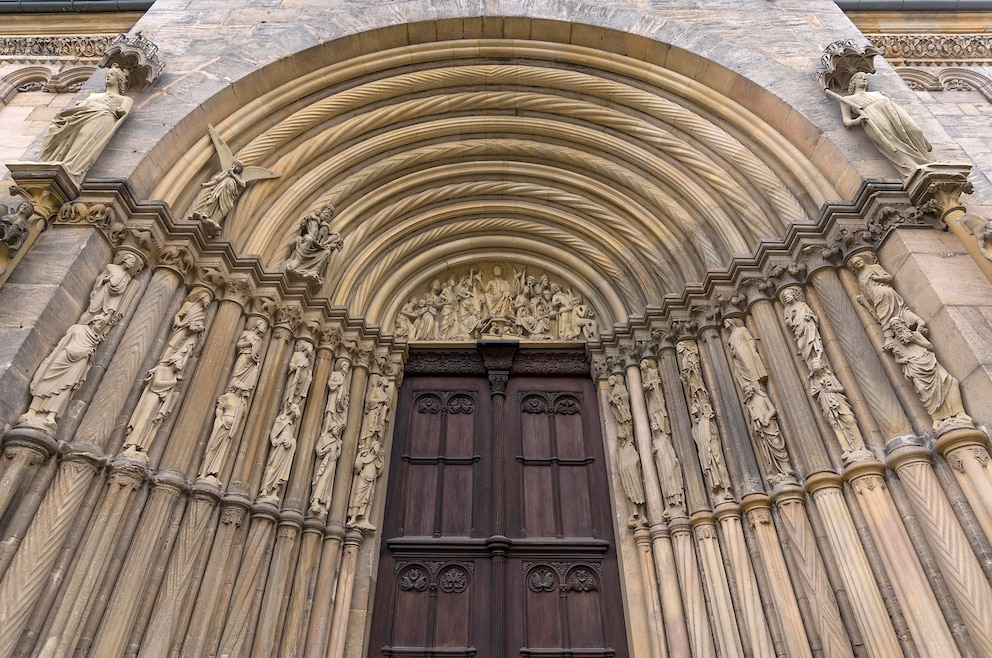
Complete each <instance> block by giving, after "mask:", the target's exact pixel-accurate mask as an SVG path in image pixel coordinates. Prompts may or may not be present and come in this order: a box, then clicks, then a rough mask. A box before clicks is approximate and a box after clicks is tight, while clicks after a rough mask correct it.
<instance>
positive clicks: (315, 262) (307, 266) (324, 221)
mask: <svg viewBox="0 0 992 658" xmlns="http://www.w3.org/2000/svg"><path fill="white" fill-rule="evenodd" d="M332 217H334V206H331V205H326V206H324V207H323V208H321V209H320V210H318V211H316V212H312V213H310V214H309V215H306V216H305V217H303V219H301V220H300V234H299V235H298V236H297V238H296V245H295V246H294V249H293V253H292V254H291V255H290V257H289V260H287V261H286V271H287V272H290V273H292V274H295V275H296V276H298V277H300V278H301V279H304V280H307V281H311V282H313V283H315V284H316V285H321V284H323V283H324V272H325V270H326V269H327V261H328V260H329V259H330V257H331V253H332V252H334V251H337V250H338V249H341V245H342V244H343V243H344V241H343V240H342V239H341V235H340V234H338V233H334V232H332V231H331V218H332Z"/></svg>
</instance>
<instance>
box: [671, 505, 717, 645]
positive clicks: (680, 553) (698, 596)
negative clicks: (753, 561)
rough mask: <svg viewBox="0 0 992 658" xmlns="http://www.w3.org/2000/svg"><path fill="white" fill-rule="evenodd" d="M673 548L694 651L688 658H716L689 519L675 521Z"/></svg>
mask: <svg viewBox="0 0 992 658" xmlns="http://www.w3.org/2000/svg"><path fill="white" fill-rule="evenodd" d="M670 528H671V531H672V547H673V549H674V552H675V567H676V573H677V574H678V578H679V585H681V590H682V595H683V602H684V607H685V617H686V624H687V626H688V631H689V643H690V646H691V648H692V651H691V653H689V654H687V655H691V656H694V657H695V658H714V657H715V656H716V647H715V646H714V645H713V637H714V635H715V634H714V632H713V630H712V629H711V628H710V617H709V615H708V614H707V612H706V598H705V596H704V595H703V585H702V582H701V581H700V578H699V574H700V571H699V563H698V562H697V561H696V549H695V548H694V547H693V544H692V529H691V527H690V525H689V519H688V518H687V517H681V518H677V519H672V521H671V523H670Z"/></svg>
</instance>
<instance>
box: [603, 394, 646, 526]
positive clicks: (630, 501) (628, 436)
mask: <svg viewBox="0 0 992 658" xmlns="http://www.w3.org/2000/svg"><path fill="white" fill-rule="evenodd" d="M608 382H609V385H610V404H611V405H612V407H613V417H614V418H615V419H616V421H617V474H618V475H619V476H620V484H621V486H622V487H623V492H624V494H625V495H626V497H627V510H628V513H629V514H628V517H627V527H629V528H637V527H639V526H643V525H646V524H647V516H646V515H645V513H644V479H643V475H642V473H641V458H640V456H639V455H638V454H637V447H636V446H635V445H634V420H633V417H632V416H631V414H630V393H629V392H628V391H627V386H626V384H624V381H623V377H621V376H620V375H610V378H609V380H608Z"/></svg>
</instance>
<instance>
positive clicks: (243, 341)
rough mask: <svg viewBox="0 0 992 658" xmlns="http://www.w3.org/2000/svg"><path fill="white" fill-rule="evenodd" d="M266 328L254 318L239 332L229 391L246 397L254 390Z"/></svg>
mask: <svg viewBox="0 0 992 658" xmlns="http://www.w3.org/2000/svg"><path fill="white" fill-rule="evenodd" d="M267 328H268V324H267V323H266V322H265V320H263V319H261V318H254V319H252V320H250V321H249V324H248V327H247V328H246V329H245V330H244V331H243V332H241V337H240V338H238V344H237V348H238V357H237V359H236V360H235V361H234V368H233V370H232V371H231V383H230V385H229V386H228V390H229V391H233V392H234V393H238V394H239V395H241V396H243V397H247V396H248V394H249V393H251V391H252V389H254V388H255V382H256V381H258V369H259V366H260V364H261V362H262V347H263V344H262V343H263V341H262V335H263V334H264V333H265V330H266V329H267Z"/></svg>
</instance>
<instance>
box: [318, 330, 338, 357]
mask: <svg viewBox="0 0 992 658" xmlns="http://www.w3.org/2000/svg"><path fill="white" fill-rule="evenodd" d="M317 340H318V344H319V345H320V347H325V348H327V349H329V350H331V351H332V352H333V351H336V350H337V349H338V346H339V345H340V344H341V327H339V326H337V325H333V326H330V327H322V328H321V329H320V331H319V333H318V339H317Z"/></svg>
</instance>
